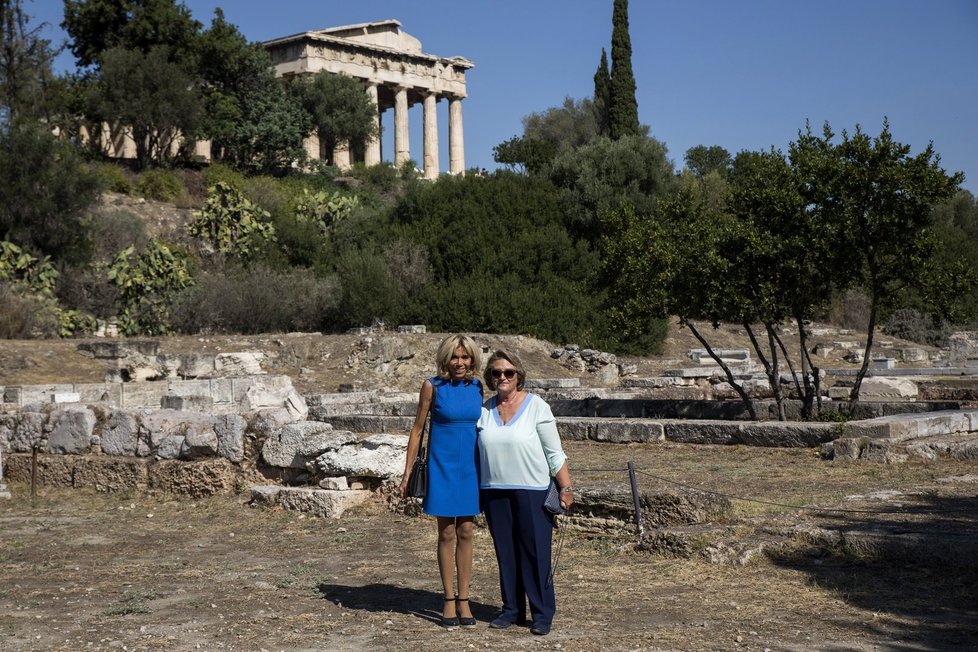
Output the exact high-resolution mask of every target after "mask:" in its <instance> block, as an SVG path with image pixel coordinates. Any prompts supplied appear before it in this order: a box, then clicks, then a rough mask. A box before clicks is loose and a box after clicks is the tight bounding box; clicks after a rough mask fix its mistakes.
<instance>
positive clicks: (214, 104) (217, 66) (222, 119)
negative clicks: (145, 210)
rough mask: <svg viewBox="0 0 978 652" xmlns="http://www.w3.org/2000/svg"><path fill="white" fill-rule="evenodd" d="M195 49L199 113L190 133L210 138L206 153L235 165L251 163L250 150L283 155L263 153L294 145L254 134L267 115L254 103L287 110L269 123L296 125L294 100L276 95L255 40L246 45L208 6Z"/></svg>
mask: <svg viewBox="0 0 978 652" xmlns="http://www.w3.org/2000/svg"><path fill="white" fill-rule="evenodd" d="M199 50H200V65H199V66H198V68H197V75H198V81H199V84H200V89H201V93H202V95H203V102H204V116H203V119H202V121H201V123H200V126H199V128H198V131H197V134H196V135H197V136H198V137H200V138H202V139H210V140H211V155H212V157H213V158H214V159H215V160H223V161H228V162H230V163H233V164H237V165H239V166H245V165H250V164H251V163H252V162H253V159H254V158H255V152H253V151H252V150H253V149H257V150H259V151H262V158H265V159H267V158H272V159H276V160H277V159H280V158H285V156H284V155H282V156H278V155H271V156H269V150H274V149H276V148H280V147H284V149H285V150H286V151H291V150H294V149H295V148H296V147H297V143H296V141H294V140H293V141H292V142H288V143H277V144H272V141H273V139H270V138H269V137H268V136H267V135H266V136H265V137H264V138H259V137H258V136H259V134H261V133H262V132H263V125H262V124H260V121H262V120H265V119H267V118H268V115H267V111H262V110H258V108H259V107H265V108H266V109H267V108H268V107H274V108H275V109H278V110H281V111H285V112H286V114H291V115H287V116H286V117H284V118H283V119H281V120H275V121H273V122H284V123H285V124H288V123H289V122H292V121H300V123H301V118H300V117H299V116H297V115H295V113H296V109H297V107H296V106H295V104H294V103H293V102H289V101H287V100H283V98H282V89H281V88H280V83H279V82H278V80H276V79H275V73H274V70H273V68H272V61H271V58H270V57H269V56H268V52H267V50H265V48H264V47H262V46H261V44H259V43H249V42H248V40H247V39H246V38H245V37H244V35H242V34H241V32H240V31H239V30H238V28H237V27H236V26H235V25H233V24H231V23H228V22H227V21H226V20H225V19H224V12H223V11H222V10H221V9H220V8H217V9H215V10H214V18H213V20H212V21H211V25H210V27H209V28H208V29H207V30H205V31H204V32H203V33H202V34H201V37H200V43H199ZM273 112H274V111H273ZM256 121H257V122H256ZM285 140H288V138H286V139H285Z"/></svg>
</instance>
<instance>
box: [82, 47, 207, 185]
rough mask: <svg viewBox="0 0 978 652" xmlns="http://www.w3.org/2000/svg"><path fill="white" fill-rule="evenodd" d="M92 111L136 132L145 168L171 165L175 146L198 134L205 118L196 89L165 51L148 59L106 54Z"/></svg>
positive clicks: (129, 54)
mask: <svg viewBox="0 0 978 652" xmlns="http://www.w3.org/2000/svg"><path fill="white" fill-rule="evenodd" d="M91 106H93V107H94V111H93V113H94V115H97V116H99V117H101V118H103V119H105V120H107V121H108V122H110V123H114V124H117V125H126V126H128V127H129V128H131V129H132V137H133V140H134V141H135V143H136V160H137V162H138V164H139V165H140V167H146V166H147V165H149V163H150V162H155V163H156V164H159V165H162V164H164V163H165V162H166V161H167V160H169V159H170V158H171V149H172V147H173V145H174V144H175V143H176V142H177V141H178V139H180V138H181V137H182V136H183V135H184V134H192V133H194V131H195V130H196V128H197V125H198V122H199V120H200V116H201V113H202V111H201V108H202V107H201V99H200V94H199V92H198V90H197V88H196V86H194V84H193V82H192V80H191V78H190V77H189V76H188V75H187V74H186V73H185V72H184V70H183V68H182V67H181V66H179V65H178V64H175V63H172V62H171V61H170V52H169V49H168V48H167V47H166V46H154V47H152V48H151V49H150V50H149V52H146V53H144V52H142V51H140V50H126V49H122V48H114V49H112V50H109V51H107V52H105V53H104V54H103V55H102V69H101V76H100V78H99V82H98V84H96V86H95V89H94V93H93V96H92V104H91Z"/></svg>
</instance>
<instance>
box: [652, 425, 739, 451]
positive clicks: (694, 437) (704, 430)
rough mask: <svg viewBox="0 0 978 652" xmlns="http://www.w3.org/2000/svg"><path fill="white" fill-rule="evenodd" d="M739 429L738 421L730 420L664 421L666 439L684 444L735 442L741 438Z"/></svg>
mask: <svg viewBox="0 0 978 652" xmlns="http://www.w3.org/2000/svg"><path fill="white" fill-rule="evenodd" d="M738 429H739V424H738V423H736V422H729V421H698V420H693V419H678V420H668V421H663V431H664V434H665V438H666V440H667V441H674V442H679V443H683V444H724V445H726V444H735V443H737V442H738V441H739V440H740V439H739V433H738Z"/></svg>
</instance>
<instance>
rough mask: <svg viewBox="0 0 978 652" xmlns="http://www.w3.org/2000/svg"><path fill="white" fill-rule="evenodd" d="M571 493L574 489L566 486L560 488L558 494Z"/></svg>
mask: <svg viewBox="0 0 978 652" xmlns="http://www.w3.org/2000/svg"><path fill="white" fill-rule="evenodd" d="M572 491H574V487H572V486H570V485H567V486H566V487H561V488H560V493H562V494H566V493H570V492H572Z"/></svg>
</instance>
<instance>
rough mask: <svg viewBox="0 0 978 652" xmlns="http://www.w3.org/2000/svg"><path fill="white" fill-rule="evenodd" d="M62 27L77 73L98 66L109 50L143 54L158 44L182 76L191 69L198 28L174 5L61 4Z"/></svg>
mask: <svg viewBox="0 0 978 652" xmlns="http://www.w3.org/2000/svg"><path fill="white" fill-rule="evenodd" d="M64 5H65V13H64V21H63V22H62V23H61V27H62V28H64V30H65V31H66V32H67V33H68V35H69V36H70V37H71V40H70V48H71V51H72V53H73V54H74V55H75V58H76V59H77V61H78V66H79V67H80V68H86V67H88V66H95V67H99V66H101V64H102V59H103V56H104V55H105V53H106V52H108V51H109V50H112V49H114V48H123V49H127V50H139V51H141V52H143V53H149V51H150V50H151V49H152V48H154V47H156V46H160V45H165V46H167V48H169V50H168V51H169V54H170V56H172V57H173V58H172V59H171V61H173V62H179V63H181V65H183V66H184V69H185V70H186V71H188V72H189V71H191V70H193V69H194V68H195V67H196V61H197V58H196V46H197V37H198V35H199V32H200V28H201V24H200V23H198V22H197V21H196V20H194V19H193V18H192V17H191V14H190V9H188V8H187V6H186V5H184V4H183V3H180V4H177V3H176V2H175V0H65V3H64Z"/></svg>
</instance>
